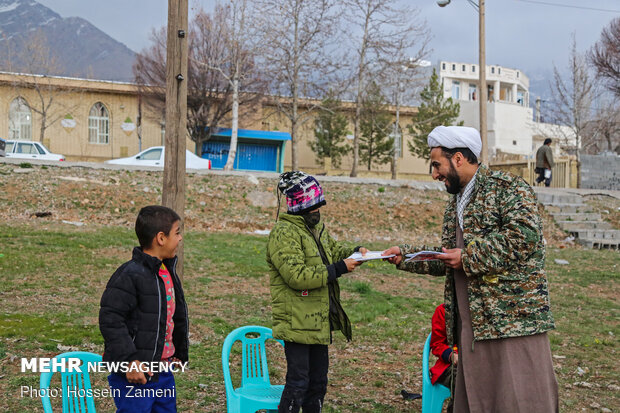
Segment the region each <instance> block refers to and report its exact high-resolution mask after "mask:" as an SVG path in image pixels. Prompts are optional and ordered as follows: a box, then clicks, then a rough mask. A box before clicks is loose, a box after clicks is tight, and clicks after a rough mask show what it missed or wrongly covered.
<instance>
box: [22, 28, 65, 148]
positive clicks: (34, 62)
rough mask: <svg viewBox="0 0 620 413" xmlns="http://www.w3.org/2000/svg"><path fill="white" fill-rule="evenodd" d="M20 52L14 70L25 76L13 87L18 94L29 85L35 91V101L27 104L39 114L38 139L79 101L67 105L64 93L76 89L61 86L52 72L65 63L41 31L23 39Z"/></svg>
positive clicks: (41, 138) (41, 140)
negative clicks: (60, 60)
mask: <svg viewBox="0 0 620 413" xmlns="http://www.w3.org/2000/svg"><path fill="white" fill-rule="evenodd" d="M19 50H21V52H19V53H18V54H16V55H15V56H14V59H13V62H14V65H15V66H13V67H12V70H17V71H19V72H20V73H21V74H22V76H19V77H15V80H14V81H13V88H14V89H15V90H16V92H17V94H18V95H22V94H23V91H24V90H27V89H30V90H33V91H34V92H35V96H36V101H33V100H28V101H26V103H27V106H28V108H29V109H30V110H32V111H33V112H34V113H36V114H37V115H39V119H40V129H39V141H40V142H41V143H42V142H43V140H44V139H45V131H46V130H47V129H48V128H49V127H50V126H52V125H53V124H55V123H56V122H58V121H59V120H61V119H62V118H63V117H64V116H65V115H67V114H68V113H69V112H71V111H73V110H75V108H76V107H77V105H66V104H63V103H61V102H63V100H62V99H59V98H60V97H61V96H62V95H64V94H67V93H71V92H75V90H74V89H73V88H69V87H61V86H59V85H58V82H55V81H54V80H53V79H52V78H51V77H50V76H51V75H55V74H58V73H61V72H62V71H63V68H62V65H61V64H60V62H59V61H58V59H57V58H56V57H55V56H53V55H52V54H51V53H50V48H49V46H48V42H47V39H46V37H45V35H44V34H43V33H42V32H41V31H40V30H38V31H36V32H34V34H32V35H31V36H30V37H29V38H27V39H26V40H25V41H24V42H23V47H22V48H20V49H19Z"/></svg>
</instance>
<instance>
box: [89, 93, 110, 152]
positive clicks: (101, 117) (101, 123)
mask: <svg viewBox="0 0 620 413" xmlns="http://www.w3.org/2000/svg"><path fill="white" fill-rule="evenodd" d="M88 142H89V143H99V144H108V143H110V115H109V113H108V110H107V109H106V107H105V106H104V105H103V103H101V102H97V103H95V104H94V105H93V107H92V108H90V113H89V114H88Z"/></svg>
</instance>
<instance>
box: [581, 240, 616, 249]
mask: <svg viewBox="0 0 620 413" xmlns="http://www.w3.org/2000/svg"><path fill="white" fill-rule="evenodd" d="M577 242H578V243H580V244H581V245H584V246H586V247H588V248H592V249H599V250H601V249H610V250H620V239H598V238H578V239H577Z"/></svg>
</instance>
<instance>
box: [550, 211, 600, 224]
mask: <svg viewBox="0 0 620 413" xmlns="http://www.w3.org/2000/svg"><path fill="white" fill-rule="evenodd" d="M551 216H552V217H553V219H555V221H556V222H557V221H600V220H601V214H599V213H595V212H578V213H574V214H572V213H568V212H567V213H564V212H559V213H552V214H551Z"/></svg>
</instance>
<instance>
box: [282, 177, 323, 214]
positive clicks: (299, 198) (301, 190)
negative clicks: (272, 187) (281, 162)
mask: <svg viewBox="0 0 620 413" xmlns="http://www.w3.org/2000/svg"><path fill="white" fill-rule="evenodd" d="M278 189H279V190H280V192H282V193H283V194H284V195H286V203H287V205H288V211H287V212H288V213H289V214H292V215H301V214H304V213H306V212H308V211H310V210H312V209H316V208H318V207H320V206H323V205H325V204H326V202H325V197H324V196H323V189H322V188H321V185H319V182H318V181H317V180H316V179H314V177H312V176H310V175H308V174H307V173H305V172H302V171H291V172H285V173H283V174H282V175H280V181H279V182H278Z"/></svg>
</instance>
